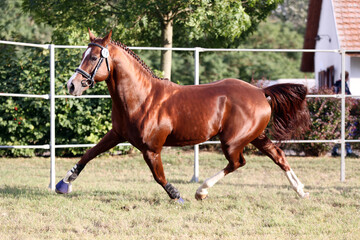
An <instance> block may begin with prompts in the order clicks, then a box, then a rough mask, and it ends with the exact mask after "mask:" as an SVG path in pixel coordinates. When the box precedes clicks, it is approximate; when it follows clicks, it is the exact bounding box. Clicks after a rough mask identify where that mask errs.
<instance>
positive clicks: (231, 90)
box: [56, 30, 309, 202]
mask: <svg viewBox="0 0 360 240" xmlns="http://www.w3.org/2000/svg"><path fill="white" fill-rule="evenodd" d="M111 34H112V32H110V33H109V34H108V35H107V36H106V37H104V38H95V37H94V35H93V34H92V33H91V32H90V30H89V35H90V42H91V43H90V44H89V46H88V48H87V50H86V51H85V52H84V54H83V57H82V61H81V64H80V66H79V68H77V69H76V70H75V73H74V74H73V76H72V77H71V78H70V79H69V81H68V83H67V87H68V90H69V93H70V94H72V95H74V96H80V95H81V94H82V93H83V92H84V91H85V90H86V89H88V88H90V87H93V86H94V85H95V84H96V83H98V82H101V81H105V82H106V84H107V87H108V89H109V92H110V95H111V98H112V129H111V130H110V131H109V132H108V133H107V134H106V135H105V136H104V138H103V139H102V140H101V141H100V142H99V143H98V144H97V145H96V146H95V147H93V148H91V149H89V150H88V151H87V152H86V153H85V154H84V155H83V156H82V158H81V160H80V161H79V162H78V163H77V164H76V165H75V166H74V167H73V168H72V169H71V170H70V171H69V172H68V173H67V174H66V176H65V178H64V179H62V180H61V181H60V182H59V183H58V184H57V186H56V191H57V192H58V193H68V192H70V191H71V182H72V181H74V180H75V179H76V178H77V176H78V175H79V173H80V172H81V170H82V169H83V168H84V167H85V165H86V164H87V163H88V162H89V161H90V160H91V159H93V158H94V157H96V156H97V155H99V154H100V153H103V152H105V151H107V150H109V149H110V148H113V147H114V146H116V145H117V144H119V143H121V142H124V141H128V142H130V143H131V144H132V145H133V146H135V147H136V148H138V149H139V150H140V151H141V153H142V154H143V157H144V159H145V161H146V163H147V165H148V166H149V168H150V170H151V172H152V174H153V177H154V179H155V181H156V182H157V183H159V184H160V185H161V186H162V187H163V188H164V189H165V191H166V192H167V194H168V195H169V196H170V198H171V199H175V200H177V201H179V202H183V199H182V198H181V197H180V193H179V191H178V190H177V189H176V188H174V187H173V186H172V185H171V184H170V183H169V182H168V181H167V180H166V178H165V174H164V169H163V164H162V162H161V150H162V148H163V146H185V145H194V144H198V143H201V142H204V141H206V140H208V139H210V138H211V137H213V136H215V135H218V137H219V138H220V141H221V148H222V150H223V152H224V155H225V157H226V159H227V160H228V164H227V166H226V167H225V168H224V169H223V170H221V171H220V172H219V173H217V174H216V175H214V176H213V177H211V178H209V179H207V180H205V182H204V183H203V184H202V185H201V186H200V187H199V188H198V189H197V191H196V194H195V197H196V199H204V198H206V197H207V195H208V189H209V188H210V187H212V186H213V185H214V184H215V183H216V182H217V181H219V180H220V179H222V178H223V177H224V176H226V175H227V174H229V173H231V172H233V171H235V170H236V169H237V168H239V167H242V166H244V165H245V163H246V161H245V158H244V156H243V149H244V147H245V146H246V145H247V144H249V143H251V144H253V145H254V146H255V147H257V148H258V149H259V150H260V151H262V152H263V153H264V154H266V155H267V156H269V157H270V158H271V159H272V160H273V161H274V162H275V163H276V164H277V165H278V166H279V167H280V168H281V169H282V170H283V171H284V173H285V175H286V177H287V178H288V180H289V182H290V184H291V186H292V187H293V188H294V190H295V191H296V192H297V194H298V195H299V196H300V197H308V195H309V194H308V193H305V192H304V190H303V184H302V183H301V182H300V181H299V179H298V178H297V177H296V175H295V173H294V171H293V170H292V169H291V168H290V165H289V164H288V162H287V161H286V158H285V155H284V153H283V151H282V150H281V149H280V148H279V147H278V146H277V145H275V144H273V143H272V142H271V140H269V138H268V137H267V136H266V135H265V133H264V130H265V128H266V126H267V124H268V123H269V121H270V118H271V115H272V116H273V117H272V119H273V131H272V132H273V136H275V137H277V138H281V139H288V138H290V137H293V136H294V134H295V135H296V134H298V133H301V132H302V131H304V129H305V128H306V127H307V126H308V124H309V117H308V111H307V106H306V101H305V96H306V94H307V89H306V88H305V87H304V86H303V85H299V84H281V85H274V86H271V87H267V88H265V89H260V88H257V87H255V86H252V85H250V84H249V83H246V82H243V81H241V80H237V79H224V80H221V81H217V82H213V83H210V84H203V85H198V86H180V85H177V84H175V83H172V82H170V81H167V80H165V79H160V78H158V77H156V76H155V75H154V74H153V72H152V71H151V70H150V69H149V68H148V67H147V66H146V65H145V63H144V62H143V61H142V60H141V59H140V58H139V57H138V56H137V55H136V54H134V53H133V52H132V51H131V50H129V49H128V48H127V47H126V46H125V45H123V44H121V43H115V42H113V41H111ZM103 60H105V62H106V63H104V64H103Z"/></svg>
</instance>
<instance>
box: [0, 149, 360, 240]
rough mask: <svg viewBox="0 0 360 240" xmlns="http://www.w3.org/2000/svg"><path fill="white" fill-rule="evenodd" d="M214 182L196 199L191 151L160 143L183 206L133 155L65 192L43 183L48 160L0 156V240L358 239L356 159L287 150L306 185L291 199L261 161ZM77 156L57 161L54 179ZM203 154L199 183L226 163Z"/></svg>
mask: <svg viewBox="0 0 360 240" xmlns="http://www.w3.org/2000/svg"><path fill="white" fill-rule="evenodd" d="M245 158H246V159H247V165H246V166H244V167H243V168H241V169H239V170H237V171H236V172H235V173H232V174H231V175H229V176H227V177H225V178H224V179H222V180H221V181H220V182H219V183H218V184H217V185H215V186H214V187H213V188H211V189H210V191H209V197H208V198H207V199H206V200H204V201H196V200H195V198H194V194H195V191H196V189H197V188H198V186H199V185H200V183H189V180H190V179H191V177H192V174H193V153H192V152H191V151H183V150H180V149H176V148H175V149H165V150H164V151H163V163H164V168H165V173H166V176H167V179H168V181H169V182H171V183H172V184H173V185H174V186H176V188H178V189H179V191H180V192H181V195H182V197H183V198H184V199H185V201H186V202H185V204H183V205H179V204H176V203H174V202H173V201H170V200H169V198H168V196H167V194H166V193H165V191H163V190H162V188H161V187H160V186H158V185H157V183H156V182H155V181H154V180H153V178H152V176H151V173H150V170H149V169H148V167H147V165H146V164H145V162H144V161H143V159H142V158H141V155H140V154H139V153H136V154H132V155H127V156H115V157H114V156H102V157H99V158H96V159H95V160H93V161H92V162H90V163H89V164H88V166H87V167H86V168H85V169H84V171H83V172H82V173H81V175H80V176H79V178H78V179H77V180H76V181H75V182H74V184H73V192H72V193H71V194H69V195H56V194H54V193H52V192H50V191H48V190H47V186H48V184H49V165H50V161H49V159H47V158H36V157H35V158H26V159H21V158H16V159H9V158H0V239H3V240H5V239H360V160H358V159H346V181H345V182H340V181H339V178H340V170H339V167H340V159H339V158H305V157H300V158H297V157H291V158H289V159H288V160H289V162H290V164H291V166H292V168H293V169H294V171H295V173H296V174H297V175H298V177H299V178H300V180H301V181H302V182H303V183H304V184H305V189H306V190H307V191H309V192H310V199H308V200H302V199H299V198H298V197H297V196H296V194H295V192H294V191H293V190H292V189H290V187H289V184H288V181H287V179H286V177H285V175H284V174H283V173H282V171H281V170H280V169H279V168H278V167H277V166H276V165H275V164H274V163H273V162H272V161H271V160H270V159H268V158H266V157H263V156H245ZM76 162H77V159H66V158H57V160H56V177H57V179H56V180H57V181H58V180H60V179H61V178H62V177H63V176H64V175H65V173H66V172H67V171H68V170H69V169H71V168H72V167H73V165H74V164H75V163H76ZM226 163H227V162H226V161H225V160H224V158H223V156H222V155H221V154H219V153H215V152H213V153H210V152H205V151H201V153H200V181H201V182H202V181H203V180H204V179H206V178H208V177H210V176H212V175H213V174H215V173H217V172H218V171H219V170H220V169H222V168H223V167H224V166H225V165H226Z"/></svg>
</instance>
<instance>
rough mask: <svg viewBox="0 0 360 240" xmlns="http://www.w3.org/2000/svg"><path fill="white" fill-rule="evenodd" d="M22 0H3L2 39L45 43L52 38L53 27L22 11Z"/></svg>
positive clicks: (0, 25) (0, 33) (0, 5)
mask: <svg viewBox="0 0 360 240" xmlns="http://www.w3.org/2000/svg"><path fill="white" fill-rule="evenodd" d="M21 3H22V1H21V0H2V1H1V4H0V16H1V18H0V39H1V40H9V41H19V42H34V43H39V42H41V43H45V42H49V41H50V40H51V28H50V27H49V26H46V25H44V24H43V23H41V24H36V23H35V21H34V20H33V19H32V18H31V17H30V16H29V14H24V13H23V12H22V11H21Z"/></svg>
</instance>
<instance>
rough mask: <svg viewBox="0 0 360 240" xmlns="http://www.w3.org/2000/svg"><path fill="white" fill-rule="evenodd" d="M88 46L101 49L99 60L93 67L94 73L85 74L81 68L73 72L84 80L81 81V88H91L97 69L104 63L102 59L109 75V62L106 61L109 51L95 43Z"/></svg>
mask: <svg viewBox="0 0 360 240" xmlns="http://www.w3.org/2000/svg"><path fill="white" fill-rule="evenodd" d="M88 46H89V47H90V46H97V47H99V48H101V52H100V59H99V61H98V62H97V64H96V67H95V69H94V71H93V72H92V74H91V75H90V74H89V73H87V72H85V71H84V70H82V69H81V68H77V69H75V72H77V73H80V74H81V75H82V76H83V77H84V78H86V80H82V81H81V84H82V86H83V87H90V88H93V87H94V83H95V80H94V77H95V75H96V73H97V71H98V70H99V68H100V66H101V63H102V62H103V61H104V59H105V61H106V66H107V69H108V71H109V73H110V65H109V61H108V57H109V50H108V49H107V46H106V47H103V46H101V45H100V44H97V43H89V45H88Z"/></svg>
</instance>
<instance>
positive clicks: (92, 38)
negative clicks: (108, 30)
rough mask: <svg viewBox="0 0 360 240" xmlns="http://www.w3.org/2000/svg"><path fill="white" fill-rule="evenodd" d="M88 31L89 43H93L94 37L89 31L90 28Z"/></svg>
mask: <svg viewBox="0 0 360 240" xmlns="http://www.w3.org/2000/svg"><path fill="white" fill-rule="evenodd" d="M88 30H89V38H90V42H93V41H94V40H95V36H94V34H93V33H92V32H91V31H90V28H88Z"/></svg>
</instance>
